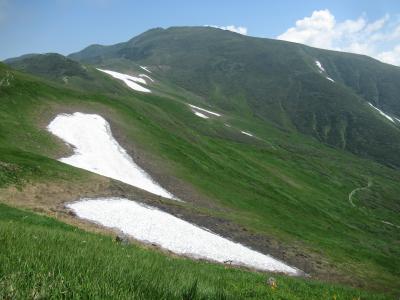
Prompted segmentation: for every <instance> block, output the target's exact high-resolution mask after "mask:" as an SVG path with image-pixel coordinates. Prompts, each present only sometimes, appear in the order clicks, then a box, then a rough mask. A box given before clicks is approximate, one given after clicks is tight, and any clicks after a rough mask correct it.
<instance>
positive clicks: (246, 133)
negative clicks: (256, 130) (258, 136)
mask: <svg viewBox="0 0 400 300" xmlns="http://www.w3.org/2000/svg"><path fill="white" fill-rule="evenodd" d="M240 132H241V133H243V134H245V135H248V136H254V135H252V134H251V133H249V132H246V131H242V130H241V131H240Z"/></svg>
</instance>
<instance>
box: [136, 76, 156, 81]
mask: <svg viewBox="0 0 400 300" xmlns="http://www.w3.org/2000/svg"><path fill="white" fill-rule="evenodd" d="M139 77H145V78H147V79H148V80H150V81H151V82H154V80H153V78H151V77H150V76H148V75H146V74H139Z"/></svg>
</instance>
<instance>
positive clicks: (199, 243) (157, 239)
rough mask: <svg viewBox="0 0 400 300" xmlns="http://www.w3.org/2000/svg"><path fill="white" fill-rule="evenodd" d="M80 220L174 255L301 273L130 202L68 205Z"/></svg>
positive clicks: (117, 200)
mask: <svg viewBox="0 0 400 300" xmlns="http://www.w3.org/2000/svg"><path fill="white" fill-rule="evenodd" d="M67 207H69V208H70V209H72V210H73V211H74V212H75V213H76V215H77V216H78V217H80V218H83V219H87V220H90V221H94V222H96V223H100V224H102V225H103V226H106V227H110V228H117V229H119V230H121V231H122V232H124V233H125V234H128V235H131V236H133V237H134V238H136V239H137V240H140V241H144V242H150V243H155V244H157V245H159V246H161V247H162V248H165V249H168V250H170V251H172V252H174V253H177V254H181V255H187V256H191V257H195V258H203V259H209V260H213V261H217V262H221V263H223V262H226V261H232V264H235V265H245V266H249V267H253V268H256V269H259V270H264V271H276V272H284V273H287V274H291V275H298V274H300V271H299V270H297V269H295V268H293V267H290V266H288V265H286V264H284V263H283V262H280V261H278V260H276V259H274V258H273V257H271V256H269V255H264V254H262V253H259V252H256V251H254V250H251V249H249V248H247V247H245V246H243V245H241V244H239V243H235V242H232V241H229V240H228V239H225V238H223V237H221V236H219V235H217V234H214V233H212V232H209V231H207V230H204V229H201V228H199V227H197V226H195V225H192V224H190V223H189V222H186V221H184V220H181V219H179V218H177V217H175V216H173V215H171V214H168V213H166V212H163V211H161V210H158V209H156V208H153V207H150V206H147V205H144V204H139V203H136V202H134V201H130V200H128V199H121V198H102V199H95V200H90V199H82V200H81V201H79V202H75V203H71V204H68V205H67Z"/></svg>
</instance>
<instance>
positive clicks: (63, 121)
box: [47, 112, 175, 199]
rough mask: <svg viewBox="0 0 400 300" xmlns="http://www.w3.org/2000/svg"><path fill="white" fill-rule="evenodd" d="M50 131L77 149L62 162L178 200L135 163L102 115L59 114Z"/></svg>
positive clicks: (51, 124)
mask: <svg viewBox="0 0 400 300" xmlns="http://www.w3.org/2000/svg"><path fill="white" fill-rule="evenodd" d="M47 128H48V130H49V131H50V132H51V133H53V134H55V135H56V136H58V137H59V138H61V139H62V140H64V141H65V142H66V143H68V144H71V145H72V146H74V154H73V155H72V156H70V157H65V158H61V159H60V161H62V162H64V163H66V164H69V165H72V166H75V167H78V168H82V169H85V170H88V171H91V172H94V173H97V174H100V175H103V176H107V177H110V178H114V179H117V180H120V181H122V182H125V183H127V184H130V185H133V186H136V187H138V188H141V189H144V190H146V191H149V192H150V193H153V194H156V195H159V196H163V197H166V198H171V199H175V197H174V196H173V195H172V194H171V193H169V192H168V191H166V190H165V189H163V188H162V187H161V186H160V185H158V184H157V183H156V182H155V181H153V180H152V178H151V177H150V176H149V175H148V174H147V173H146V172H145V171H144V170H143V169H141V168H140V167H139V166H138V165H137V164H135V162H134V161H133V159H132V158H131V157H130V156H129V155H128V154H127V153H126V151H125V149H123V148H122V147H121V146H120V145H119V144H118V142H117V141H116V140H115V139H114V137H113V136H112V133H111V129H110V125H109V124H108V122H107V121H106V120H105V119H104V118H102V117H101V116H99V115H94V114H83V113H79V112H76V113H74V114H72V115H68V114H60V115H58V116H57V117H56V118H55V119H54V120H53V121H52V122H51V123H50V124H49V126H48V127H47Z"/></svg>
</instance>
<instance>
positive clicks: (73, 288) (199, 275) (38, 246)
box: [0, 204, 386, 299]
mask: <svg viewBox="0 0 400 300" xmlns="http://www.w3.org/2000/svg"><path fill="white" fill-rule="evenodd" d="M0 242H1V245H2V247H0V265H1V266H2V267H1V268H0V298H1V299H27V298H34V299H37V298H41V299H43V298H46V299H47V298H68V299H71V298H85V299H88V298H113V299H132V298H134V299H244V298H246V299H248V298H252V299H358V298H360V299H386V298H385V297H384V296H383V295H374V294H369V293H366V292H362V291H359V290H353V289H349V288H344V287H341V286H335V285H327V284H323V283H320V282H315V281H304V280H299V279H295V278H288V277H283V276H276V275H273V276H274V277H275V278H276V280H277V287H276V288H274V289H272V288H271V287H270V286H268V285H267V284H266V281H267V279H268V278H269V276H270V275H268V274H260V273H255V272H248V271H243V270H237V269H230V268H224V267H223V266H219V265H214V264H210V263H206V262H196V261H192V260H188V259H180V258H173V257H170V256H166V255H164V254H162V253H160V252H158V251H155V250H149V249H144V248H142V247H139V246H136V245H123V244H120V243H116V242H114V241H113V239H112V237H109V236H104V235H99V234H91V233H87V232H84V231H82V230H78V229H76V228H75V227H72V226H68V225H65V224H63V223H60V222H57V221H56V220H54V219H51V218H48V217H44V216H39V215H35V214H33V213H30V212H26V211H21V210H17V209H13V208H11V207H8V206H5V205H2V204H0ZM21 261H23V263H21ZM160 270H162V272H160Z"/></svg>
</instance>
